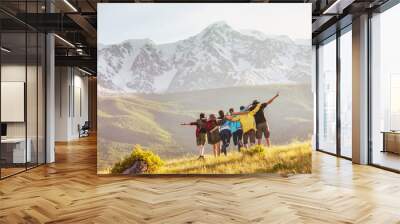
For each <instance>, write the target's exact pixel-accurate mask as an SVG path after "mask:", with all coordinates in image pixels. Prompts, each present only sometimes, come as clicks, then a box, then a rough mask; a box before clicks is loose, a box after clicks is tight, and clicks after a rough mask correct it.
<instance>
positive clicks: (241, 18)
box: [97, 3, 311, 44]
mask: <svg viewBox="0 0 400 224" xmlns="http://www.w3.org/2000/svg"><path fill="white" fill-rule="evenodd" d="M97 18H98V21H97V27H98V42H99V43H102V44H117V43H121V42H122V41H125V40H129V39H144V38H148V39H151V40H153V41H154V42H156V43H157V44H162V43H170V42H175V41H178V40H182V39H185V38H188V37H190V36H193V35H196V34H197V33H199V32H201V31H202V30H203V29H204V28H206V27H207V26H208V25H210V24H212V23H215V22H219V21H225V22H226V23H228V24H229V25H230V26H231V27H232V28H234V29H236V30H242V29H255V30H258V31H261V32H263V33H265V34H267V35H287V36H289V37H290V38H292V39H311V4H299V3H296V4H288V3H282V4H277V3H273V4H272V3H270V4H268V3H208V4H206V3H99V4H98V16H97Z"/></svg>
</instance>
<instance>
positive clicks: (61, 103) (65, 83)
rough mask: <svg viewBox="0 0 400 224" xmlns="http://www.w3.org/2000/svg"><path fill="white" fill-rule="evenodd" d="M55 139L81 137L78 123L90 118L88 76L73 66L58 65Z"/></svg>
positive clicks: (62, 139)
mask: <svg viewBox="0 0 400 224" xmlns="http://www.w3.org/2000/svg"><path fill="white" fill-rule="evenodd" d="M55 85H56V92H55V123H56V131H55V140H56V141H70V140H73V139H77V138H78V137H79V132H78V125H81V126H82V125H83V124H84V123H85V121H87V120H88V77H87V76H84V74H83V73H82V72H80V71H79V70H77V69H76V68H72V67H56V83H55Z"/></svg>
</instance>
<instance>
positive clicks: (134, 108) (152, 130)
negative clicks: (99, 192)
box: [97, 84, 313, 173]
mask: <svg viewBox="0 0 400 224" xmlns="http://www.w3.org/2000/svg"><path fill="white" fill-rule="evenodd" d="M310 88H311V87H310V86H309V85H306V84H304V85H297V84H296V85H291V84H287V85H278V84H276V85H266V86H242V87H231V88H222V89H208V90H199V91H193V92H184V93H166V94H108V95H107V94H105V95H99V97H98V132H97V134H98V154H97V159H98V162H97V165H98V171H99V173H101V172H104V170H106V169H108V168H109V167H111V166H113V165H114V164H115V163H116V162H118V161H120V160H121V159H123V158H124V157H125V156H127V155H129V154H130V153H131V151H132V148H133V147H134V146H135V145H136V144H138V145H141V146H143V147H144V148H148V149H151V151H152V152H154V153H155V154H157V155H158V156H160V158H161V159H162V160H164V161H168V163H170V161H174V160H177V159H185V160H188V161H191V160H193V158H197V147H196V145H195V142H196V141H195V127H193V126H182V125H180V123H182V122H191V121H194V120H196V119H197V117H198V116H199V113H200V112H204V113H206V114H207V115H209V114H210V113H217V112H218V110H220V109H223V110H224V111H227V110H228V109H229V108H231V107H233V108H235V110H238V108H239V106H241V105H247V104H249V103H251V102H252V101H253V100H254V99H259V100H260V101H265V100H267V99H269V98H270V97H272V96H273V95H275V94H276V92H278V91H279V92H280V96H279V98H278V99H277V100H276V101H275V102H274V103H273V104H272V105H271V106H269V107H268V108H266V110H265V114H266V116H267V120H268V123H269V127H270V129H271V139H272V141H273V142H274V144H277V145H286V144H290V142H292V140H293V139H298V140H300V141H305V140H308V139H310V136H311V134H312V128H313V126H312V120H313V106H312V105H313V102H312V99H313V98H312V93H311V91H310ZM239 93H240V94H239ZM216 96H217V97H216ZM294 96H295V97H294ZM208 150H210V146H209V145H208V144H207V146H206V151H207V152H210V151H208ZM232 151H234V150H232ZM238 156H240V154H239V155H235V154H234V153H232V154H230V155H229V156H228V158H225V160H227V159H231V160H232V162H233V161H234V160H235V157H236V158H237V157H238ZM207 158H208V159H209V160H212V156H211V155H208V156H207ZM219 159H221V160H222V158H219ZM246 159H248V158H246ZM236 160H237V159H236ZM210 162H211V161H210ZM221 166H222V163H221ZM168 167H171V166H168ZM194 167H196V166H194ZM182 169H183V168H182ZM193 169H195V168H193ZM199 169H200V168H199ZM201 169H203V168H201ZM160 172H164V173H166V172H174V169H172V168H171V169H170V170H165V171H164V170H160ZM190 172H192V171H190ZM193 172H194V171H193ZM207 172H208V171H207ZM216 172H218V171H216ZM235 172H236V173H240V172H251V171H250V169H249V170H247V171H246V170H243V171H235Z"/></svg>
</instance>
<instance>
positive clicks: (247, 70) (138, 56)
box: [98, 21, 311, 93]
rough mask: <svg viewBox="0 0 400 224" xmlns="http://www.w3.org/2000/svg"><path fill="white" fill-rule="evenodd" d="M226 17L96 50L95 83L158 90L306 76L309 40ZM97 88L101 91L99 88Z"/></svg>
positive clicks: (303, 80)
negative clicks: (236, 24) (178, 35)
mask: <svg viewBox="0 0 400 224" xmlns="http://www.w3.org/2000/svg"><path fill="white" fill-rule="evenodd" d="M253 33H256V34H257V35H256V34H254V35H251V34H246V33H245V32H243V31H242V32H241V31H238V30H235V29H233V28H232V27H231V26H229V25H228V24H227V23H226V22H224V21H220V22H216V23H213V24H210V25H209V26H207V27H206V28H205V29H203V30H202V31H201V32H199V33H198V34H196V35H194V36H191V37H188V38H186V39H183V40H179V41H176V42H173V43H165V44H156V43H155V42H154V41H152V40H150V39H130V40H126V41H123V42H121V43H120V44H113V45H102V48H101V49H99V51H98V56H99V62H98V73H99V76H98V80H99V89H100V90H101V91H104V92H131V93H132V92H133V93H135V92H137V93H163V92H184V91H192V90H201V89H208V88H220V87H227V86H240V85H260V84H262V85H264V84H274V83H297V82H298V83H307V82H310V80H311V46H305V45H300V44H296V42H294V41H293V40H291V39H290V38H289V37H287V38H283V37H279V36H278V37H276V38H275V37H271V36H268V35H265V34H263V33H262V32H260V31H254V30H253ZM101 91H100V92H101Z"/></svg>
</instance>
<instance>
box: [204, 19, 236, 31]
mask: <svg viewBox="0 0 400 224" xmlns="http://www.w3.org/2000/svg"><path fill="white" fill-rule="evenodd" d="M210 29H212V30H213V29H232V27H231V26H229V25H228V23H227V22H225V21H218V22H215V23H212V24H210V25H209V26H207V28H206V30H210Z"/></svg>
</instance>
